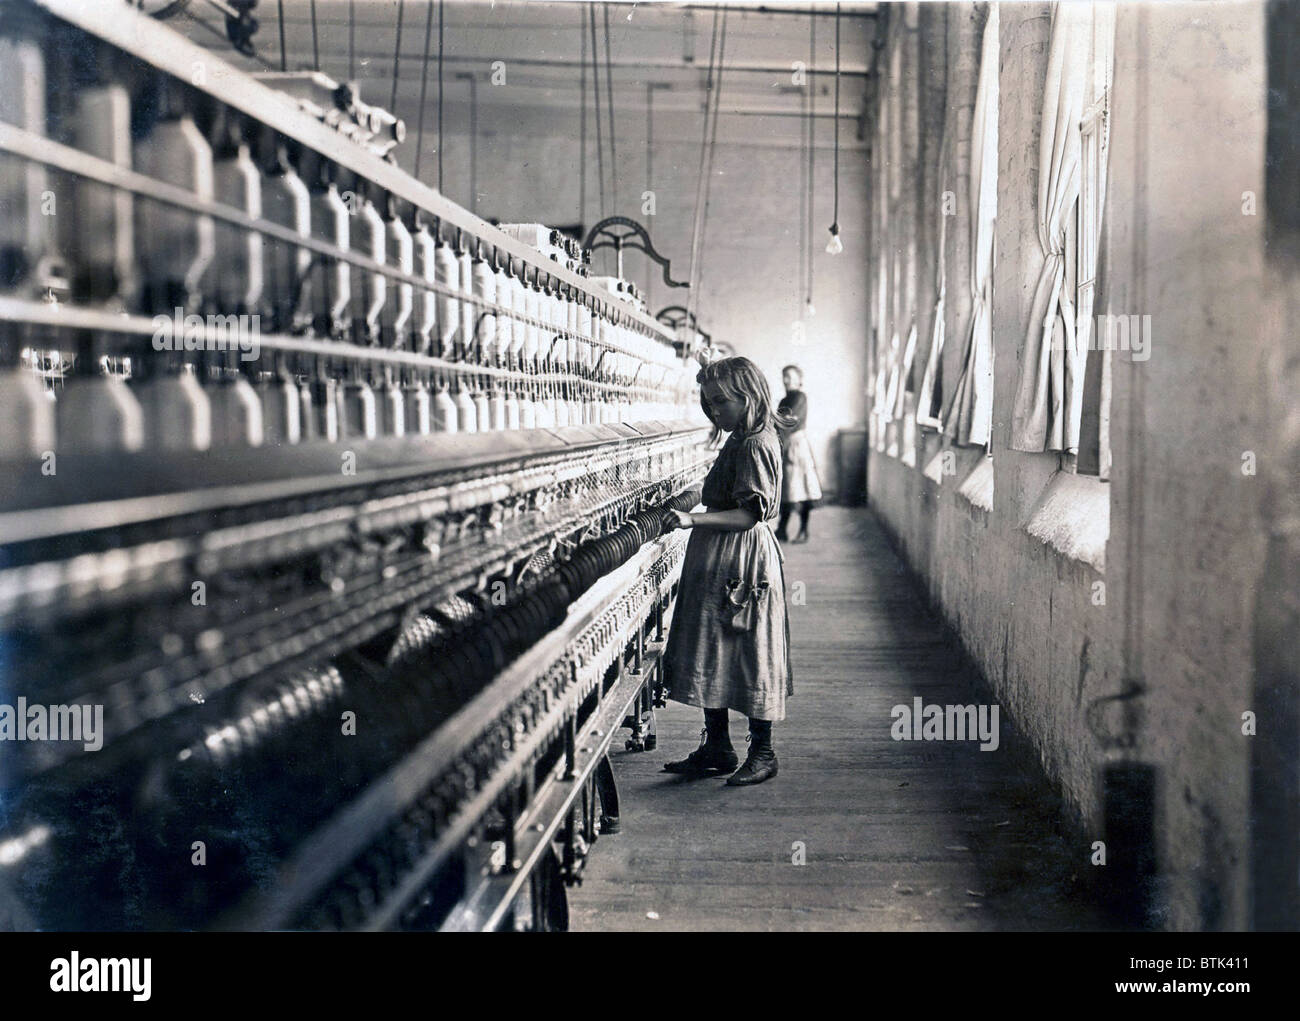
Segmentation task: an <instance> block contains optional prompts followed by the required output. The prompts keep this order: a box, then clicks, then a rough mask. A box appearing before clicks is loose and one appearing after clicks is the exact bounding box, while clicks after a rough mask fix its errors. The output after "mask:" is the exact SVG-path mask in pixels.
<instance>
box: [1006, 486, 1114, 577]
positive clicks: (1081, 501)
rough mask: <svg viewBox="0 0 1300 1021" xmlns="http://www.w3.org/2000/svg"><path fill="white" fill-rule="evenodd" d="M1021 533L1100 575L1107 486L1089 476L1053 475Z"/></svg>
mask: <svg viewBox="0 0 1300 1021" xmlns="http://www.w3.org/2000/svg"><path fill="white" fill-rule="evenodd" d="M1025 531H1027V532H1028V533H1029V534H1030V535H1032V536H1033V537H1034V538H1035V539H1037V540H1039V541H1040V542H1042V543H1045V544H1046V545H1048V546H1051V547H1052V549H1054V550H1056V551H1057V552H1058V553H1060V554H1061V555H1062V556H1064V557H1068V558H1069V559H1071V560H1078V561H1081V562H1082V563H1085V564H1088V565H1090V566H1091V567H1093V568H1094V569H1095V570H1096V571H1097V572H1098V573H1099V574H1104V573H1105V570H1106V540H1107V539H1108V538H1109V537H1110V486H1109V485H1107V484H1106V483H1105V482H1102V481H1101V480H1100V479H1098V478H1094V477H1093V476H1091V475H1072V474H1070V473H1069V472H1057V473H1056V474H1055V475H1053V476H1052V478H1051V480H1050V481H1049V482H1048V483H1047V488H1046V489H1044V490H1043V495H1042V496H1041V497H1039V499H1038V503H1037V504H1036V505H1035V506H1034V509H1033V510H1032V511H1030V513H1029V520H1028V521H1027V522H1026V523H1025Z"/></svg>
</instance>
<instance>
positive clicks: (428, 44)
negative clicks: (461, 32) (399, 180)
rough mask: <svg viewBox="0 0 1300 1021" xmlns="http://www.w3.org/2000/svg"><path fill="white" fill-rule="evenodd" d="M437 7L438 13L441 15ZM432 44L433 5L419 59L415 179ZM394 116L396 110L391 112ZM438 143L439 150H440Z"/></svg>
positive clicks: (418, 167)
mask: <svg viewBox="0 0 1300 1021" xmlns="http://www.w3.org/2000/svg"><path fill="white" fill-rule="evenodd" d="M441 10H442V9H441V7H439V13H441ZM432 44H433V4H430V5H429V12H428V14H427V15H425V19H424V56H423V57H421V58H420V113H419V117H418V118H417V120H416V127H415V174H414V176H415V178H416V179H417V180H418V179H419V177H420V157H421V156H423V155H424V101H425V97H426V96H427V95H428V92H429V53H430V50H431V49H432ZM392 112H393V113H394V114H395V113H396V110H393V111H392ZM441 147H442V146H441V141H439V148H441ZM438 187H439V189H441V188H442V182H441V181H439V182H438Z"/></svg>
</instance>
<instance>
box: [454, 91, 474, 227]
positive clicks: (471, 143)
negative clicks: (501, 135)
mask: <svg viewBox="0 0 1300 1021" xmlns="http://www.w3.org/2000/svg"><path fill="white" fill-rule="evenodd" d="M456 78H457V79H458V80H461V81H467V82H469V211H470V212H471V213H474V214H475V215H478V79H477V78H476V77H474V73H473V72H472V71H460V72H457V74H456Z"/></svg>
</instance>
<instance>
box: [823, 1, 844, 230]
mask: <svg viewBox="0 0 1300 1021" xmlns="http://www.w3.org/2000/svg"><path fill="white" fill-rule="evenodd" d="M833 191H834V195H835V212H834V215H833V216H832V218H831V240H830V243H829V244H827V245H826V251H827V252H828V253H830V254H831V255H838V254H839V253H840V252H841V251H843V250H844V244H843V242H841V241H840V5H839V4H836V5H835V186H834V189H833Z"/></svg>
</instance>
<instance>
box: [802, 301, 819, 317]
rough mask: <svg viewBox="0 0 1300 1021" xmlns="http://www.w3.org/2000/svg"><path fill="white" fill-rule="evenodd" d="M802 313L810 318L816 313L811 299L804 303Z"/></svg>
mask: <svg viewBox="0 0 1300 1021" xmlns="http://www.w3.org/2000/svg"><path fill="white" fill-rule="evenodd" d="M803 314H804V318H805V319H811V318H812V317H813V316H815V315H816V314H817V309H816V308H814V307H813V303H812V302H811V301H809V302H808V303H807V304H806V305H804V307H803Z"/></svg>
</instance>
